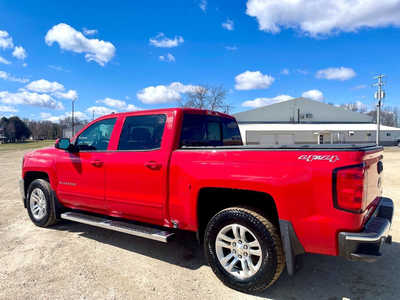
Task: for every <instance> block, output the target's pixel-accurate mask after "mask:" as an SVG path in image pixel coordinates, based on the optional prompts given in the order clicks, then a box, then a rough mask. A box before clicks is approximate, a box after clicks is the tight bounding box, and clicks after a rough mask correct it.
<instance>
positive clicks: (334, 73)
mask: <svg viewBox="0 0 400 300" xmlns="http://www.w3.org/2000/svg"><path fill="white" fill-rule="evenodd" d="M354 76H356V72H354V70H353V69H351V68H345V67H340V68H327V69H323V70H319V71H318V72H317V74H316V77H317V78H322V79H328V80H340V81H345V80H348V79H351V78H353V77H354Z"/></svg>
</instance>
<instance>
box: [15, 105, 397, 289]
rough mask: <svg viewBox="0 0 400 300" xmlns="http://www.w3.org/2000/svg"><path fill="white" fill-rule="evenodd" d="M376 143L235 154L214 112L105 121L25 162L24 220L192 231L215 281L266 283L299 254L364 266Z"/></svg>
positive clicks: (373, 219) (378, 226)
mask: <svg viewBox="0 0 400 300" xmlns="http://www.w3.org/2000/svg"><path fill="white" fill-rule="evenodd" d="M382 158H383V149H382V148H381V147H378V146H374V145H289V146H279V147H278V146H277V147H265V146H243V145H242V139H241V136H240V132H239V128H238V125H237V123H236V121H235V119H234V118H233V117H231V116H229V115H225V114H222V113H218V112H213V111H207V110H198V109H187V108H174V109H160V110H149V111H139V112H129V113H118V114H111V115H107V116H103V117H101V118H99V119H96V120H94V121H93V122H91V123H89V124H88V125H87V126H86V127H85V128H84V129H82V130H81V131H80V132H78V133H77V134H76V136H75V137H74V138H72V139H71V140H70V139H65V138H62V139H59V140H58V141H57V142H56V144H55V147H52V148H45V149H41V150H36V151H33V152H30V153H28V154H26V155H25V156H24V159H23V165H22V179H21V185H20V186H21V192H22V197H23V203H24V205H25V207H26V208H27V211H28V214H29V217H30V218H31V220H32V222H33V223H34V224H36V225H37V226H41V227H47V226H51V225H53V224H55V222H56V221H57V220H59V219H67V220H72V221H77V222H81V223H85V224H90V225H94V226H98V227H103V228H108V229H110V230H116V231H121V232H126V233H129V234H132V235H137V236H141V237H145V238H150V239H154V240H157V241H161V242H167V241H168V240H169V239H170V238H171V237H172V236H173V235H174V233H175V232H176V231H177V230H188V231H193V232H196V233H197V237H198V239H199V241H200V242H201V243H202V244H203V245H204V250H205V256H206V258H207V260H208V262H209V264H210V266H211V268H212V270H213V272H214V273H215V274H216V276H217V277H218V278H219V279H220V280H222V281H223V283H224V284H226V285H228V286H229V287H232V288H234V289H237V290H240V291H244V292H252V293H255V292H260V291H263V290H264V289H266V288H268V287H269V286H271V285H272V284H273V283H274V282H275V281H276V280H277V279H278V278H279V276H280V274H281V273H282V271H283V270H284V268H285V265H286V268H287V271H288V272H289V274H290V275H292V274H294V273H295V271H296V266H297V265H298V264H297V263H296V261H297V258H298V257H299V256H300V255H301V254H303V253H305V252H308V253H318V254H325V255H332V256H343V257H344V258H347V259H349V260H363V261H374V260H375V259H376V258H378V257H379V256H380V255H381V248H382V246H383V244H384V243H385V242H386V243H390V242H391V236H390V235H389V229H390V226H391V220H392V215H393V201H392V200H391V199H388V198H385V197H383V196H382V174H383V173H382V172H383V162H382Z"/></svg>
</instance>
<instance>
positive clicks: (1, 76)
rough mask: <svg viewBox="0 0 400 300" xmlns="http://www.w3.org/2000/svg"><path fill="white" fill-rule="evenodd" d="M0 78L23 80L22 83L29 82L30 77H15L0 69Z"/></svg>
mask: <svg viewBox="0 0 400 300" xmlns="http://www.w3.org/2000/svg"><path fill="white" fill-rule="evenodd" d="M0 79H4V80H8V81H13V82H21V83H27V82H28V81H29V79H26V78H18V77H14V76H12V75H10V74H9V73H6V72H4V71H0Z"/></svg>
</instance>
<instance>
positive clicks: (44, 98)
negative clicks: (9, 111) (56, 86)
mask: <svg viewBox="0 0 400 300" xmlns="http://www.w3.org/2000/svg"><path fill="white" fill-rule="evenodd" d="M0 102H2V103H4V104H12V105H19V104H27V105H32V106H39V107H46V108H51V109H64V106H63V104H62V103H61V102H59V101H56V100H54V99H53V97H51V96H50V95H47V94H38V93H31V92H28V91H20V92H17V93H10V92H8V91H2V92H0Z"/></svg>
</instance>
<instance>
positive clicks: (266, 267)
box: [205, 207, 285, 293]
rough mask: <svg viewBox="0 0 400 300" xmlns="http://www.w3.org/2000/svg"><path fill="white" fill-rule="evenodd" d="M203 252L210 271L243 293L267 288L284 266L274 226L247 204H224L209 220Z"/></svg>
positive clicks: (280, 244)
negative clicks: (233, 205)
mask: <svg viewBox="0 0 400 300" xmlns="http://www.w3.org/2000/svg"><path fill="white" fill-rule="evenodd" d="M205 253H206V257H207V258H208V262H209V264H210V266H211V268H212V270H213V272H214V273H215V274H216V275H217V277H218V278H219V279H220V280H221V281H222V282H223V283H224V284H225V285H227V286H229V287H231V288H233V289H236V290H239V291H242V292H247V293H249V292H250V293H259V292H262V291H263V290H265V289H267V288H268V287H269V286H271V285H272V284H273V283H274V282H275V281H276V280H277V279H278V278H279V276H280V275H281V273H282V271H283V269H284V267H285V259H284V253H283V249H282V243H281V240H280V237H279V233H278V230H277V228H276V226H275V225H273V224H272V223H271V222H270V221H268V220H267V219H266V218H265V217H263V216H262V215H261V214H259V213H257V212H255V211H253V210H251V209H247V208H241V207H232V208H227V209H224V210H222V211H221V212H219V213H217V214H216V215H215V216H214V217H213V218H212V219H211V220H210V222H209V223H208V225H207V228H206V233H205Z"/></svg>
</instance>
